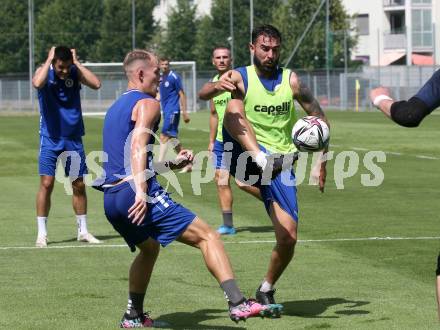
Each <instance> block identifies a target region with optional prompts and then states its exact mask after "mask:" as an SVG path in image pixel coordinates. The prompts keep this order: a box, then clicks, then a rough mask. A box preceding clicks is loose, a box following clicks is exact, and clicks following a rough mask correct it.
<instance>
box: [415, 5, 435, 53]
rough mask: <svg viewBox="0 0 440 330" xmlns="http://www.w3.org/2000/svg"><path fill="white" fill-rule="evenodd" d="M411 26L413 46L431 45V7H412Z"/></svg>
mask: <svg viewBox="0 0 440 330" xmlns="http://www.w3.org/2000/svg"><path fill="white" fill-rule="evenodd" d="M420 1H422V0H420ZM412 28H413V31H412V39H413V40H412V42H413V47H432V18H431V9H413V10H412Z"/></svg>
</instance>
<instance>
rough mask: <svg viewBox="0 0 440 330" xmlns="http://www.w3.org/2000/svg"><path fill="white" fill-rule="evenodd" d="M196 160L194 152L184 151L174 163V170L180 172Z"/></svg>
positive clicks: (181, 151)
mask: <svg viewBox="0 0 440 330" xmlns="http://www.w3.org/2000/svg"><path fill="white" fill-rule="evenodd" d="M193 160H194V153H193V152H192V150H187V149H183V150H180V152H179V153H178V154H177V156H176V159H174V161H173V165H172V169H173V170H174V169H176V170H180V169H182V168H184V167H185V166H186V165H189V164H192V163H193Z"/></svg>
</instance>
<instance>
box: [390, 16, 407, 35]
mask: <svg viewBox="0 0 440 330" xmlns="http://www.w3.org/2000/svg"><path fill="white" fill-rule="evenodd" d="M390 31H391V34H404V33H405V12H396V13H391V14H390Z"/></svg>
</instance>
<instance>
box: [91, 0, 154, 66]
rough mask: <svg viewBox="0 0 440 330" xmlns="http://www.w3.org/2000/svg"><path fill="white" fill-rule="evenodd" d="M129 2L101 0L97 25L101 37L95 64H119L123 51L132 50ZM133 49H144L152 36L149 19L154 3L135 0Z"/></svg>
mask: <svg viewBox="0 0 440 330" xmlns="http://www.w3.org/2000/svg"><path fill="white" fill-rule="evenodd" d="M131 6H132V1H131V0H105V1H104V8H103V11H104V12H103V18H102V22H101V24H100V31H101V38H100V40H99V41H98V44H97V48H96V55H95V58H96V61H99V62H121V61H122V60H123V59H124V56H125V54H126V53H127V51H129V50H130V49H132V15H131V13H132V7H131ZM135 6H136V7H135V13H136V32H135V37H136V47H137V48H145V47H147V46H150V44H149V43H150V42H151V39H152V37H153V36H154V33H155V24H154V20H153V8H154V6H155V1H154V0H137V1H136V2H135Z"/></svg>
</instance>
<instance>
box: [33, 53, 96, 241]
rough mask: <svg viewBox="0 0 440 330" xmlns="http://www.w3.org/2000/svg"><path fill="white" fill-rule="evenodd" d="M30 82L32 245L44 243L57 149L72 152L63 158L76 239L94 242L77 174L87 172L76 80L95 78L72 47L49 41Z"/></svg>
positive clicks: (93, 82)
mask: <svg viewBox="0 0 440 330" xmlns="http://www.w3.org/2000/svg"><path fill="white" fill-rule="evenodd" d="M32 84H33V86H34V87H35V88H37V89H38V100H39V105H40V115H41V117H40V154H39V174H40V188H39V190H38V193H37V201H36V207H37V223H38V235H37V241H36V246H37V247H46V246H47V228H46V225H47V217H48V215H49V210H50V198H51V193H52V190H53V187H54V182H55V170H56V164H57V160H58V156H60V154H61V153H63V152H72V153H73V154H71V156H70V157H69V159H68V160H67V161H66V162H65V164H63V165H64V166H65V168H64V171H65V175H66V176H68V177H69V178H70V180H71V182H72V190H73V196H72V205H73V210H74V212H75V214H76V219H77V224H78V236H77V239H78V241H85V242H89V243H100V241H99V240H97V239H96V238H95V237H94V236H93V235H92V234H90V233H89V232H88V230H87V216H86V214H87V196H86V190H85V185H84V181H83V175H84V174H86V173H87V167H86V163H85V153H84V147H83V144H82V136H83V135H84V123H83V119H82V110H81V100H80V90H81V84H84V85H86V86H88V87H90V88H92V89H99V88H100V87H101V82H100V80H99V79H98V77H96V76H95V75H94V74H93V73H92V72H91V71H90V70H88V69H87V68H85V67H84V66H82V65H81V63H80V62H79V61H78V58H77V56H76V51H75V49H72V50H71V49H70V48H68V47H65V46H58V47H56V48H55V47H52V48H51V49H50V51H49V55H48V57H47V60H46V62H45V63H44V64H43V65H42V66H40V67H39V68H38V69H37V70H36V71H35V74H34V77H33V79H32Z"/></svg>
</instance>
